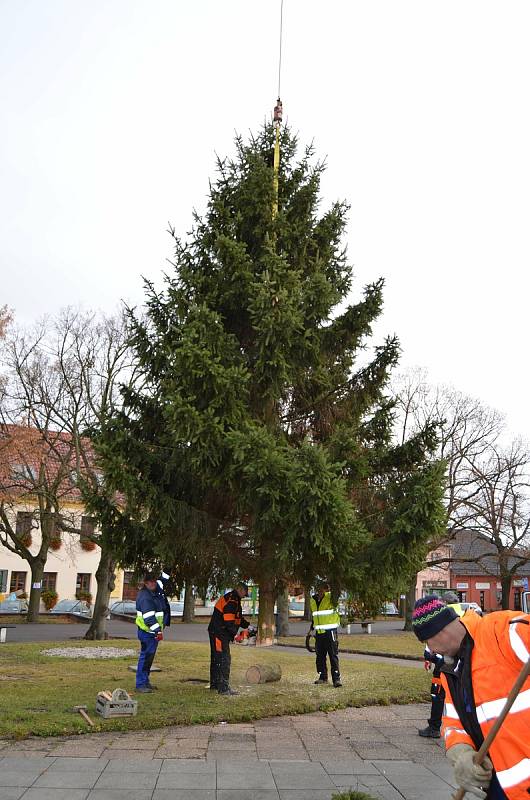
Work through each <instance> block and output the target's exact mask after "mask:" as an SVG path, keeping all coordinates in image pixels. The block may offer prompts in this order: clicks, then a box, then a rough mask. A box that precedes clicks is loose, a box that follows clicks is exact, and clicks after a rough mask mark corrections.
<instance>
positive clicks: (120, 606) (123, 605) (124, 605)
mask: <svg viewBox="0 0 530 800" xmlns="http://www.w3.org/2000/svg"><path fill="white" fill-rule="evenodd" d="M109 611H110V613H111V614H127V616H129V615H130V616H132V617H135V616H136V603H135V601H134V600H116V602H114V603H112V604H111V606H110V608H109Z"/></svg>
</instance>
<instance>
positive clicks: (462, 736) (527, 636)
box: [442, 611, 530, 800]
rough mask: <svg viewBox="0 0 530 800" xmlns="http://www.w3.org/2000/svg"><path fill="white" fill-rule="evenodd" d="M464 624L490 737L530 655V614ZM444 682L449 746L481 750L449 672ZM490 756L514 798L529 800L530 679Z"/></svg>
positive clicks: (503, 614) (479, 708) (479, 709)
mask: <svg viewBox="0 0 530 800" xmlns="http://www.w3.org/2000/svg"><path fill="white" fill-rule="evenodd" d="M460 622H461V623H462V624H463V625H465V627H466V628H467V630H468V631H469V634H470V636H471V638H472V639H473V642H474V646H473V650H472V651H471V682H472V685H473V696H474V701H475V709H476V715H477V719H478V721H479V724H480V728H481V730H482V734H483V736H484V738H485V737H486V736H487V734H488V732H489V731H490V729H491V727H492V726H493V724H494V722H495V720H496V719H497V717H498V716H499V714H500V713H501V711H502V709H503V707H504V704H505V703H506V699H507V697H508V694H509V692H510V689H511V688H512V686H513V684H514V683H515V680H516V678H517V676H518V674H519V672H520V671H521V669H522V666H523V664H524V663H525V662H526V661H527V660H528V659H530V652H529V651H530V615H528V614H521V613H520V612H517V611H496V612H494V613H492V614H488V616H487V617H480V616H479V615H478V614H470V613H467V614H464V616H463V617H462V618H461V620H460ZM442 681H443V685H444V688H445V690H446V693H447V698H446V704H445V708H444V716H443V720H442V733H443V736H444V739H445V746H446V748H447V749H449V748H450V747H454V746H455V745H456V744H468V745H471V747H473V748H474V749H476V750H477V749H478V747H477V745H476V743H475V742H473V740H472V738H471V736H469V734H468V733H467V732H466V730H464V725H463V724H462V720H461V719H460V717H459V714H458V711H457V710H456V708H455V705H454V703H453V702H452V699H453V698H452V697H451V691H450V688H449V683H448V682H447V679H446V677H445V675H444V674H443V672H442ZM488 755H489V757H490V758H491V760H492V762H493V767H494V769H495V772H496V774H497V779H498V781H499V783H500V785H501V787H502V789H503V791H504V792H505V794H506V796H507V797H508V798H509V800H528V797H529V793H530V678H529V679H527V681H526V682H525V684H524V685H523V687H522V689H521V691H520V692H519V695H518V696H517V699H516V700H515V703H514V704H513V706H512V708H511V710H510V712H509V714H508V716H507V717H506V719H505V720H504V722H503V724H502V725H501V728H500V730H499V732H498V733H497V736H496V738H495V739H494V741H493V743H492V745H491V747H490V749H489V751H488Z"/></svg>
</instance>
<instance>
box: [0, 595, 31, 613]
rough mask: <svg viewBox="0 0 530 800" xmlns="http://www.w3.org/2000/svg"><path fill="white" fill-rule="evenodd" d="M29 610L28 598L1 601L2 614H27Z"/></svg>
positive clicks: (0, 610) (0, 609) (0, 611)
mask: <svg viewBox="0 0 530 800" xmlns="http://www.w3.org/2000/svg"><path fill="white" fill-rule="evenodd" d="M27 610H28V601H27V600H19V599H18V598H17V599H16V600H4V601H3V602H2V603H0V614H25V613H26V612H27Z"/></svg>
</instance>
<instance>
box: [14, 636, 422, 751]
mask: <svg viewBox="0 0 530 800" xmlns="http://www.w3.org/2000/svg"><path fill="white" fill-rule="evenodd" d="M132 644H133V643H132V642H130V641H127V642H124V641H122V640H118V639H113V640H108V641H107V642H83V643H82V645H78V644H77V643H72V644H70V643H69V644H68V645H67V646H74V647H75V646H83V647H90V646H93V647H97V646H101V645H109V646H112V647H119V648H130V647H131V646H132ZM54 646H60V647H64V646H66V643H65V642H62V643H58V645H54V644H53V643H51V642H46V643H38V644H3V645H1V646H0V738H23V737H25V736H29V735H37V736H53V735H65V734H72V733H87V732H89V731H88V730H87V729H88V726H87V724H86V723H85V722H84V721H83V720H82V718H81V717H80V716H79V715H78V714H74V713H73V712H72V711H71V709H72V707H73V706H74V705H87V706H88V709H89V713H91V716H92V718H93V719H94V722H95V723H96V727H95V728H94V729H92V730H96V731H104V730H121V731H123V730H140V729H147V728H158V727H163V726H166V725H188V724H193V723H206V722H217V721H221V720H226V721H230V722H241V721H246V720H251V719H259V718H261V717H266V716H274V715H281V714H303V713H306V712H310V711H315V710H319V709H320V710H323V711H331V710H334V709H338V708H345V707H347V706H363V705H375V704H379V705H386V704H389V703H412V702H422V701H425V702H427V701H428V700H429V686H430V677H429V676H428V675H427V674H426V673H424V671H423V670H417V669H411V668H410V667H395V666H390V665H386V664H377V663H372V662H370V663H368V662H367V663H363V662H348V661H343V662H342V664H341V669H342V678H343V683H344V686H343V688H342V689H334V688H333V686H332V685H331V684H330V685H329V686H314V685H313V681H314V679H315V665H314V661H313V659H309V658H304V657H302V656H298V655H295V654H291V653H287V652H286V653H285V654H284V653H282V652H278V651H276V652H274V651H273V652H271V651H268V650H266V649H260V650H258V651H256V650H255V648H253V647H238V646H234V647H232V681H231V683H232V685H233V686H234V687H236V688H237V689H238V690H240V691H241V695H240V696H239V697H233V698H227V697H220V696H219V695H217V694H216V693H213V692H212V693H210V692H209V690H207V689H206V688H205V685H204V684H202V685H197V684H190V683H189V682H188V681H189V680H190V679H191V680H193V679H203V680H207V679H208V675H209V655H210V653H209V646H208V645H206V644H192V643H177V642H162V643H161V645H160V647H159V648H158V653H157V656H156V660H155V664H158V665H159V666H160V667H162V670H163V671H162V672H160V673H153V683H154V684H155V685H157V686H158V687H159V690H158V691H157V692H153V693H152V694H146V695H138V716H136V717H130V718H128V719H125V720H124V719H117V720H103V719H101V718H100V717H97V716H96V715H95V703H96V695H97V693H98V691H100V690H102V689H115V688H116V687H118V686H119V687H122V688H125V689H127V690H128V691H130V692H132V693H134V673H133V672H130V671H128V670H127V666H128V664H135V663H136V659H135V658H134V657H124V658H123V659H121V658H119V659H112V660H87V659H67V658H56V657H52V656H43V655H41V650H44V649H48V648H51V647H54ZM256 662H262V663H271V662H274V663H278V662H279V663H280V664H281V667H282V672H283V677H282V680H281V681H280V682H279V683H270V684H263V685H259V686H249V685H246V684H245V683H244V675H245V671H246V669H247V667H249V666H250V665H251V664H253V663H256Z"/></svg>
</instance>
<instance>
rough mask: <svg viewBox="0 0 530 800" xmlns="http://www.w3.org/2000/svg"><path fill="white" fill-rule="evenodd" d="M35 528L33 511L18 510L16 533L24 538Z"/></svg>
mask: <svg viewBox="0 0 530 800" xmlns="http://www.w3.org/2000/svg"><path fill="white" fill-rule="evenodd" d="M32 528H33V514H32V513H31V511H17V525H16V531H15V532H16V534H17V536H20V537H22V538H24V537H26V536H28V534H30V535H31V531H32Z"/></svg>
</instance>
